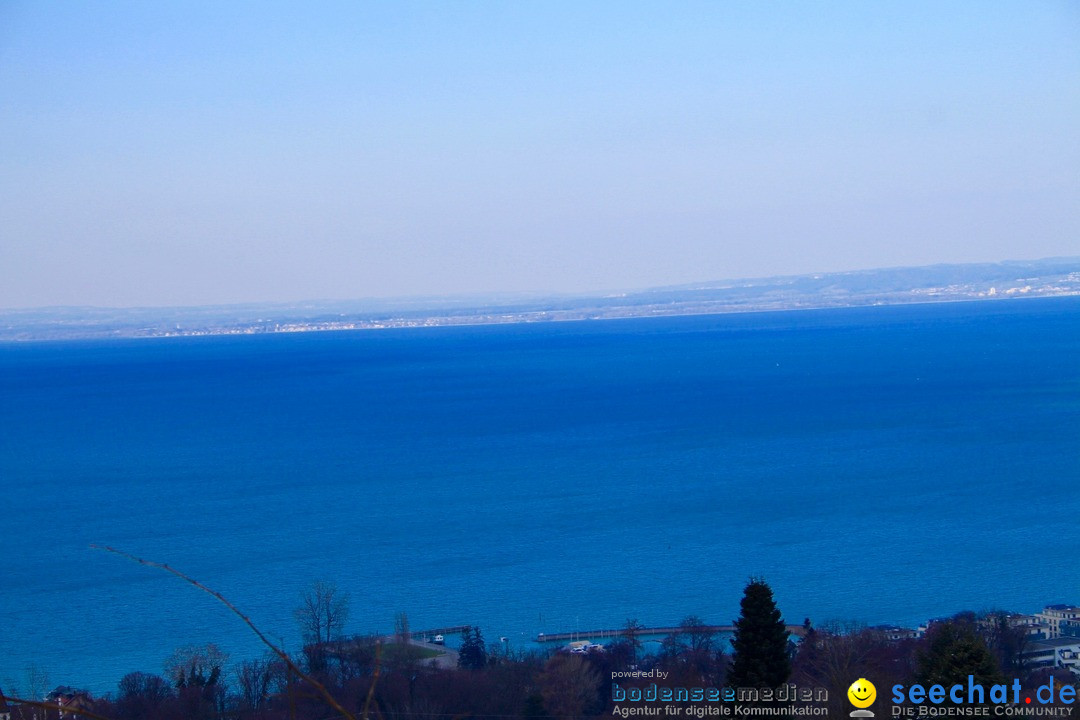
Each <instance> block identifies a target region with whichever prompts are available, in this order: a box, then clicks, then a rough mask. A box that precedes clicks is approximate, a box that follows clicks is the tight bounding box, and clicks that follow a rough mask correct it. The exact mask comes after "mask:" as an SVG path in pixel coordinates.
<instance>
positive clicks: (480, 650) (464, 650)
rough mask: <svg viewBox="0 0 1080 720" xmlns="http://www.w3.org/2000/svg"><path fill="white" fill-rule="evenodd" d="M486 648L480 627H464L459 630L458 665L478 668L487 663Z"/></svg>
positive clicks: (471, 668)
mask: <svg viewBox="0 0 1080 720" xmlns="http://www.w3.org/2000/svg"><path fill="white" fill-rule="evenodd" d="M487 660H488V658H487V648H486V647H484V638H483V636H481V635H480V628H476V627H466V628H465V629H464V630H462V631H461V648H460V649H459V650H458V667H461V668H465V669H467V670H480V669H481V668H483V667H484V666H485V665H487Z"/></svg>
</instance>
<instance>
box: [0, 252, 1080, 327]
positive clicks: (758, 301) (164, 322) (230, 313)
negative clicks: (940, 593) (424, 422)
mask: <svg viewBox="0 0 1080 720" xmlns="http://www.w3.org/2000/svg"><path fill="white" fill-rule="evenodd" d="M1073 296H1080V258H1063V259H1053V260H1044V261H1034V262H1030V263H998V264H983V265H940V266H931V267H925V268H898V269H884V270H867V271H861V272H846V273H828V274H819V275H804V276H784V277H775V278H764V279H749V280H739V281H728V282H722V283H700V284H696V285H692V286H680V287H673V288H656V289H652V290H643V291H640V292H632V293H621V294H615V295H605V296H579V297H570V298H567V297H562V298H559V297H552V298H541V299H536V298H532V299H518V300H507V299H506V298H497V299H493V300H492V301H489V302H485V301H484V299H483V298H474V299H446V298H444V299H438V298H431V299H418V300H414V301H407V300H398V301H377V300H366V301H360V300H357V301H351V302H337V301H312V302H305V303H296V304H292V305H230V306H206V307H186V308H129V309H109V308H78V307H72V308H43V309H31V310H7V311H4V310H0V342H15V343H20V342H35V341H57V340H106V339H134V338H164V337H202V336H225V335H262V334H282V333H301V332H335V331H348V330H384V329H407V328H423V327H465V326H481V325H510V324H524V323H545V322H579V321H589V320H619V319H637V318H648V317H681V316H697V315H728V314H743V313H762V312H789V311H795V310H827V309H840V308H858V307H882V306H899V305H925V304H936V303H953V302H977V301H984V300H1011V299H1019V298H1035V297H1040V298H1049V297H1073Z"/></svg>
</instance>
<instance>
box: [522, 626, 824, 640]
mask: <svg viewBox="0 0 1080 720" xmlns="http://www.w3.org/2000/svg"><path fill="white" fill-rule="evenodd" d="M691 631H692V632H697V633H709V634H712V635H716V634H720V633H733V632H735V626H734V625H702V626H700V627H695V628H686V627H680V626H675V627H655V628H637V629H635V630H634V635H635V636H637V637H650V636H653V635H663V636H667V635H683V634H686V633H688V632H691ZM787 631H788V632H789V633H791V634H792V635H798V636H799V637H802V635H803V633H804V632H805V628H803V626H802V625H788V626H787ZM626 634H627V630H626V628H619V629H617V630H582V631H580V632H560V633H540V634H539V635H537V636H536V642H538V643H544V642H572V641H574V640H604V639H612V640H614V639H615V638H620V637H626Z"/></svg>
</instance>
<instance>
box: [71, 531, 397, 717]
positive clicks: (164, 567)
mask: <svg viewBox="0 0 1080 720" xmlns="http://www.w3.org/2000/svg"><path fill="white" fill-rule="evenodd" d="M90 547H91V548H93V549H95V550H104V551H105V552H110V553H113V554H114V555H119V556H121V557H125V558H127V559H128V560H133V561H135V562H137V563H139V564H140V565H146V566H147V567H152V568H157V569H159V570H164V571H165V572H167V573H171V574H173V575H175V576H176V577H178V578H180V579H181V580H183V581H184V582H186V583H189V584H191V585H193V586H194V587H197V588H198V589H199V590H202V591H203V592H204V593H206V594H208V595H210V596H212V597H214V598H215V599H216V600H217V601H218V602H220V603H221V604H222V605H224V606H225V607H227V608H229V610H231V611H232V612H233V614H234V615H236V616H237V617H238V618H240V619H241V620H243V621H244V624H245V625H247V626H248V627H249V628H251V631H252V632H254V633H255V635H256V636H258V638H259V640H261V641H262V643H263V645H266V647H268V648H270V650H271V651H272V652H273V653H274V654H275V655H277V656H278V657H279V658H281V660H282V662H284V663H285V664H286V665H287V666H288V668H289V669H290V670H292V671H293V672H295V673H296V674H297V675H299V676H300V677H302V678H303V679H304V680H307V681H308V682H309V683H311V685H312V687H314V688H315V689H316V690H318V692H319V695H321V696H322V698H323V700H325V701H326V702H327V703H328V704H329V705H330V707H332V708H334V709H335V710H337V711H338V712H339V713H341V716H342V717H344V718H347V719H348V720H356V717H355V716H353V714H352V713H350V712H349V711H348V710H346V709H345V708H344V707H342V706H341V703H339V702H338V701H337V700H335V699H334V696H333V695H331V694H330V691H329V690H327V689H326V687H325V686H324V685H323V684H322V683H320V682H319V681H318V680H316V679H315V678H313V677H311V676H310V675H308V674H307V673H305V672H304V671H303V670H301V669H300V666H298V665H297V664H296V663H295V662H293V660H292V658H291V657H289V655H288V653H286V652H285V651H284V650H282V649H281V648H279V647H278V646H277V645H275V644H274V643H272V642H270V640H269V639H267V637H266V636H265V635H263V633H262V631H261V630H259V628H257V627H255V623H253V622H251V619H250V618H248V616H247V615H245V614H244V613H242V612H241V611H240V609H239V608H237V607H236V606H235V605H233V604H232V603H231V602H229V601H228V600H227V599H226V598H225V596H224V595H222V594H221V593H219V592H218V591H216V590H213V589H211V588H208V587H207V586H205V585H203V584H202V583H201V582H199V581H198V580H195V579H194V578H192V577H190V576H188V575H185V574H184V573H182V572H180V571H179V570H177V569H176V568H173V567H170V566H169V565H166V564H165V563H159V562H155V561H153V560H145V559H143V558H141V557H137V556H135V555H132V554H131V553H128V552H124V551H123V550H117V549H116V548H114V547H109V546H108V545H91V546H90ZM377 678H378V675H377V674H376V679H377ZM372 689H373V690H374V679H373V680H372ZM370 696H371V693H370V692H369V693H368V697H369V699H370ZM366 709H367V705H366V704H365V710H366ZM106 720H107V719H106Z"/></svg>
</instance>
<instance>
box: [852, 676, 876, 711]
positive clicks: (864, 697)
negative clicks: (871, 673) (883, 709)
mask: <svg viewBox="0 0 1080 720" xmlns="http://www.w3.org/2000/svg"><path fill="white" fill-rule="evenodd" d="M847 698H848V700H850V701H851V704H852V705H854V706H855V707H857V708H868V707H870V706H871V705H873V704H874V700H876V699H877V688H876V687H874V683H872V682H870V681H869V680H867V679H866V678H859V679H858V680H856V681H855V682H853V683H851V687H849V688H848V689H847Z"/></svg>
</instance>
